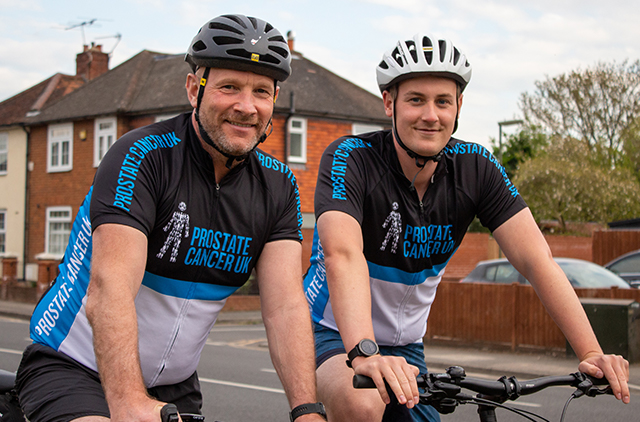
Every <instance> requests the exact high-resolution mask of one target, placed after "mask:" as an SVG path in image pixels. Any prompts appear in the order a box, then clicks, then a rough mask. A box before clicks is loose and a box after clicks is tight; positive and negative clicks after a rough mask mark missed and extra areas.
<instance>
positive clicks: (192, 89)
mask: <svg viewBox="0 0 640 422" xmlns="http://www.w3.org/2000/svg"><path fill="white" fill-rule="evenodd" d="M203 71H204V70H203V69H199V70H198V71H197V72H196V75H194V74H189V76H188V77H187V93H188V96H189V101H190V102H191V105H192V106H193V107H194V108H196V106H197V98H198V88H199V83H200V77H201V75H202V73H203ZM276 95H277V90H276V88H275V86H274V81H273V79H271V78H269V77H267V76H263V75H258V74H255V73H252V72H242V71H237V70H231V69H218V68H216V69H211V72H210V73H209V78H208V80H207V84H206V86H205V92H204V95H203V97H202V103H201V104H200V110H199V116H200V121H201V123H202V126H203V127H204V129H205V130H206V131H207V134H208V135H209V137H210V138H211V139H212V140H213V142H214V143H215V144H216V145H217V146H218V147H219V148H220V149H221V150H222V151H224V152H225V153H228V154H230V155H243V154H246V153H248V152H250V151H251V150H252V149H253V148H254V147H255V146H256V144H257V143H258V142H259V139H260V137H261V136H262V135H263V134H264V133H265V130H266V128H267V124H268V123H269V119H270V118H271V115H272V113H273V105H274V101H275V97H276Z"/></svg>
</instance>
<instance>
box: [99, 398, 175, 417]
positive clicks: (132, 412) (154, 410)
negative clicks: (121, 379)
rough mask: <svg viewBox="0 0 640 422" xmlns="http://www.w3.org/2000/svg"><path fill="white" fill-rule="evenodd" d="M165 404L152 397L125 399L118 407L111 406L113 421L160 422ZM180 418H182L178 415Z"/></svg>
mask: <svg viewBox="0 0 640 422" xmlns="http://www.w3.org/2000/svg"><path fill="white" fill-rule="evenodd" d="M165 404H166V403H163V402H160V401H158V400H155V399H152V398H150V397H144V398H142V397H141V398H139V399H137V400H127V401H123V402H120V405H119V406H118V408H117V409H113V408H111V407H110V408H109V412H111V422H120V421H122V422H125V421H127V422H129V421H139V422H160V421H162V418H161V416H160V412H161V411H162V408H163V407H164V405H165ZM178 420H179V421H181V420H182V419H180V417H179V416H178Z"/></svg>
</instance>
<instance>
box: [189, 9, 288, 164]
mask: <svg viewBox="0 0 640 422" xmlns="http://www.w3.org/2000/svg"><path fill="white" fill-rule="evenodd" d="M184 60H185V61H186V62H187V63H189V65H191V70H193V72H194V73H195V72H196V70H197V69H198V68H199V67H204V68H205V70H204V73H203V75H202V77H201V78H200V86H199V88H198V101H197V105H196V110H195V118H196V122H197V123H198V129H199V130H200V136H201V137H202V139H203V140H204V141H205V142H206V143H207V144H209V145H211V146H212V147H213V148H215V149H216V151H218V152H219V153H220V154H222V155H224V156H225V157H227V164H226V166H227V168H231V166H232V165H233V162H234V161H244V160H246V159H247V157H248V156H249V154H251V152H253V150H255V149H256V148H257V146H258V145H259V144H260V143H262V142H264V140H265V139H267V136H268V134H267V133H264V134H262V136H260V139H258V142H257V143H256V145H254V147H253V149H252V150H251V151H249V152H248V153H246V154H242V155H233V154H229V153H227V152H225V151H223V150H222V149H221V148H220V147H219V146H218V145H216V143H215V142H214V141H213V140H212V139H211V137H210V136H209V135H208V134H207V131H206V130H205V129H204V127H202V122H201V121H200V104H201V102H202V96H203V95H204V87H205V85H206V84H207V78H208V77H209V71H210V69H211V68H224V69H232V70H240V71H244V72H253V73H256V74H258V75H263V76H267V77H269V78H273V79H274V84H276V85H277V83H278V81H280V82H283V81H284V80H286V79H287V78H288V77H289V75H290V74H291V52H290V51H289V45H288V44H287V40H286V39H285V38H284V37H283V36H282V34H281V33H280V31H278V30H277V29H276V28H274V27H273V26H271V24H269V23H268V22H265V21H263V20H262V19H258V18H252V17H247V16H244V15H222V16H218V17H217V18H213V19H212V20H210V21H209V22H207V23H206V24H205V25H204V26H203V27H202V28H200V31H198V33H197V34H196V36H195V37H194V38H193V40H192V41H191V44H190V45H189V50H188V51H187V54H186V55H185V57H184ZM269 125H271V130H273V125H272V122H271V119H270V120H269V123H268V124H267V126H269Z"/></svg>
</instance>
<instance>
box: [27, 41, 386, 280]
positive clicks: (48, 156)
mask: <svg viewBox="0 0 640 422" xmlns="http://www.w3.org/2000/svg"><path fill="white" fill-rule="evenodd" d="M289 43H290V47H291V49H292V51H293V40H292V39H290V40H289ZM189 71H190V68H189V66H188V65H187V64H186V63H185V62H184V56H183V55H168V54H162V53H157V52H151V51H146V50H145V51H142V52H140V53H138V54H137V55H135V56H134V57H132V58H131V59H129V60H128V61H126V62H124V63H122V64H121V65H119V66H117V67H115V68H113V69H112V70H109V71H107V72H105V73H104V74H102V75H101V76H99V77H96V78H95V79H92V80H91V81H89V82H88V83H86V84H85V85H84V86H82V87H81V88H79V89H77V90H75V91H74V92H72V93H71V94H69V95H66V96H65V97H63V98H61V99H60V100H59V101H57V102H56V103H55V104H52V105H50V106H48V107H45V108H43V109H42V110H41V112H40V113H38V115H37V116H33V117H31V118H30V119H29V121H28V125H29V130H30V141H29V150H28V156H29V159H28V167H29V171H28V172H27V186H28V189H27V198H26V204H27V210H26V211H27V228H26V231H25V233H26V234H25V257H26V258H25V259H26V261H27V266H30V268H31V270H32V271H35V269H36V268H37V267H38V265H39V267H40V271H42V268H43V267H46V270H47V271H48V273H47V274H46V275H45V276H44V277H46V278H48V279H49V280H50V279H51V278H52V276H53V275H54V274H51V273H52V271H54V270H55V265H57V261H58V260H59V259H60V258H61V256H62V253H63V252H64V249H65V247H66V243H67V239H68V236H69V232H70V227H71V223H72V221H73V218H74V216H75V214H76V213H77V212H78V209H79V206H80V205H81V202H82V200H83V199H84V196H85V194H86V193H87V191H88V189H89V187H90V185H91V183H92V180H93V177H94V174H95V171H96V168H97V166H98V164H99V162H100V159H101V158H102V156H103V155H104V153H105V152H106V150H107V149H108V148H109V147H110V146H111V145H112V144H113V142H115V141H116V140H117V139H118V138H119V137H120V136H122V135H123V134H124V133H126V132H128V131H130V130H132V129H135V128H138V127H141V126H144V125H147V124H150V123H153V122H155V121H158V120H161V119H165V118H168V117H172V116H175V115H177V114H178V113H182V112H187V111H191V109H192V108H191V106H190V104H189V102H188V99H187V95H186V91H185V88H184V85H185V80H186V75H187V73H188V72H189ZM280 87H281V89H280V94H279V98H278V101H277V103H276V106H275V111H274V116H273V132H272V133H271V135H270V136H269V138H267V140H266V142H265V143H264V144H262V145H261V146H260V148H261V149H263V150H264V151H266V152H268V153H270V154H272V155H274V156H275V157H276V158H277V159H279V160H281V161H283V162H285V163H287V164H289V166H290V167H291V168H292V170H293V173H294V174H295V176H296V178H297V181H298V184H299V187H300V196H301V205H302V212H303V216H304V236H305V242H304V250H305V254H304V258H303V266H305V267H306V266H307V265H308V264H307V263H308V256H309V255H310V252H311V240H312V233H313V227H314V223H315V221H314V216H313V194H314V189H315V183H316V177H317V171H318V165H319V160H320V156H321V154H322V152H323V151H324V149H325V147H326V146H327V145H328V144H329V143H330V142H331V141H333V140H334V139H336V138H338V137H339V136H342V135H345V134H352V133H362V132H364V131H369V130H374V129H379V128H382V127H389V126H390V119H388V118H387V117H386V116H385V114H384V108H383V105H382V100H381V99H380V98H379V97H377V96H376V95H373V94H371V93H370V92H368V91H365V90H364V89H362V88H360V87H358V86H356V85H354V84H353V83H351V82H348V81H346V80H345V79H343V78H341V77H339V76H337V75H335V74H333V73H331V72H329V71H328V70H327V69H324V68H323V67H321V66H319V65H318V64H316V63H314V62H312V61H310V60H308V59H306V58H305V57H304V56H303V55H302V54H300V53H299V52H294V53H293V57H292V76H291V77H290V78H289V79H288V80H287V81H286V82H284V83H282V84H280ZM43 263H44V264H43ZM40 277H42V275H41V276H40Z"/></svg>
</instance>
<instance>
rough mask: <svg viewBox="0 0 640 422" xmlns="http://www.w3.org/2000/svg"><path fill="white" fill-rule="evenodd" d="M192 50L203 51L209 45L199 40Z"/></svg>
mask: <svg viewBox="0 0 640 422" xmlns="http://www.w3.org/2000/svg"><path fill="white" fill-rule="evenodd" d="M191 48H192V49H193V51H202V50H204V49H206V48H207V45H206V44H205V43H203V42H202V41H201V40H198V41H197V42H196V43H195V44H193V46H192V47H191Z"/></svg>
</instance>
